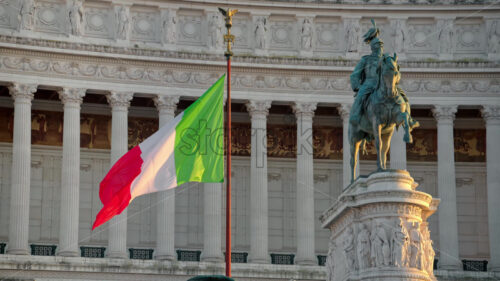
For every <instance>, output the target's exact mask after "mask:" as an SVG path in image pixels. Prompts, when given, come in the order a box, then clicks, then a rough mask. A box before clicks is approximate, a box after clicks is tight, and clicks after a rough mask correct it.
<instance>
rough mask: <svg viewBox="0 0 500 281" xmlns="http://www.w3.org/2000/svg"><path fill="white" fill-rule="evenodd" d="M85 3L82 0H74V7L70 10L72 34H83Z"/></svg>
mask: <svg viewBox="0 0 500 281" xmlns="http://www.w3.org/2000/svg"><path fill="white" fill-rule="evenodd" d="M82 20H83V3H82V0H73V5H72V6H71V8H70V9H69V23H70V28H71V34H72V35H75V36H80V35H82V34H83V32H82V26H83V25H82Z"/></svg>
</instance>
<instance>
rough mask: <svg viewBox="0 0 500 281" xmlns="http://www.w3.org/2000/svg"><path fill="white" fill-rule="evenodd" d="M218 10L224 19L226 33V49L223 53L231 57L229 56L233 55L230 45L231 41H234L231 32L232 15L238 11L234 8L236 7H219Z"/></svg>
mask: <svg viewBox="0 0 500 281" xmlns="http://www.w3.org/2000/svg"><path fill="white" fill-rule="evenodd" d="M219 11H220V12H221V14H222V15H223V16H224V20H225V21H226V29H227V34H226V35H224V42H226V43H227V49H226V52H224V55H225V56H226V57H231V56H233V52H232V51H231V47H232V43H233V42H234V35H232V34H231V27H232V26H233V15H234V14H236V13H237V12H238V10H236V9H234V10H231V9H227V10H224V9H222V8H219Z"/></svg>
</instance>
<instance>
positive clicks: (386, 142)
mask: <svg viewBox="0 0 500 281" xmlns="http://www.w3.org/2000/svg"><path fill="white" fill-rule="evenodd" d="M393 133H394V130H392V131H391V132H390V133H386V134H383V135H382V136H381V137H382V151H381V157H382V168H383V169H387V165H386V163H387V152H389V148H390V147H391V138H392V134H393Z"/></svg>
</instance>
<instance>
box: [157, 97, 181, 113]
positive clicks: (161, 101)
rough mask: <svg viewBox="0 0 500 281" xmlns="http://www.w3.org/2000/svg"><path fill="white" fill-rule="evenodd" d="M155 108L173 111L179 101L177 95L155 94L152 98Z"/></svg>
mask: <svg viewBox="0 0 500 281" xmlns="http://www.w3.org/2000/svg"><path fill="white" fill-rule="evenodd" d="M153 101H154V103H155V106H156V108H157V109H158V111H164V110H165V111H170V112H172V113H173V112H174V111H175V109H177V104H178V103H179V96H162V95H157V96H156V97H154V98H153Z"/></svg>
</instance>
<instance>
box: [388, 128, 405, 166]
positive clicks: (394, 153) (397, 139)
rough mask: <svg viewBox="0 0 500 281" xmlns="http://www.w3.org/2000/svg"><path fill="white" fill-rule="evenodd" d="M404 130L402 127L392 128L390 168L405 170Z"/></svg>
mask: <svg viewBox="0 0 500 281" xmlns="http://www.w3.org/2000/svg"><path fill="white" fill-rule="evenodd" d="M404 135H405V131H404V129H403V127H400V128H399V130H397V131H396V130H394V134H393V135H392V139H391V161H390V164H391V169H399V170H406V143H405V142H404V140H403V137H404Z"/></svg>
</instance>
